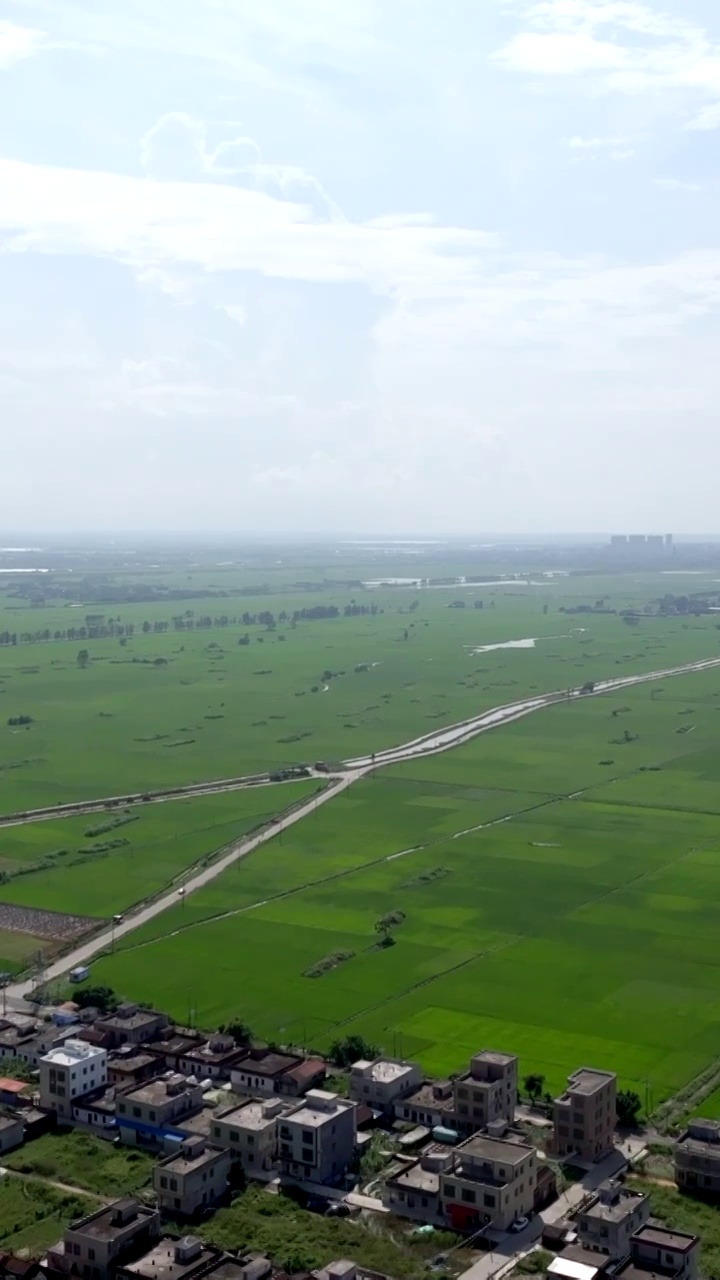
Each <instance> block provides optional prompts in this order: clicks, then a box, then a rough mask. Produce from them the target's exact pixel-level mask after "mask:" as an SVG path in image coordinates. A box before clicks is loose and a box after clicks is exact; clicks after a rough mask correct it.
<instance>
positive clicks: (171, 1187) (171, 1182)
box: [170, 1178, 178, 1191]
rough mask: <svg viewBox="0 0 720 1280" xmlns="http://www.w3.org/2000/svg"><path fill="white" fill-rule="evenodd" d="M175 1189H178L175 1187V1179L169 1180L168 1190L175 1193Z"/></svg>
mask: <svg viewBox="0 0 720 1280" xmlns="http://www.w3.org/2000/svg"><path fill="white" fill-rule="evenodd" d="M177 1189H178V1185H177V1178H171V1179H170V1190H171V1191H177Z"/></svg>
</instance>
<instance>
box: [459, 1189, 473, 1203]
mask: <svg viewBox="0 0 720 1280" xmlns="http://www.w3.org/2000/svg"><path fill="white" fill-rule="evenodd" d="M460 1198H461V1200H464V1202H465V1204H474V1203H475V1192H474V1191H472V1190H471V1189H470V1187H463V1189H462V1192H461V1195H460Z"/></svg>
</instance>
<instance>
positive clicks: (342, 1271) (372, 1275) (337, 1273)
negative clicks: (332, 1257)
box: [310, 1258, 390, 1280]
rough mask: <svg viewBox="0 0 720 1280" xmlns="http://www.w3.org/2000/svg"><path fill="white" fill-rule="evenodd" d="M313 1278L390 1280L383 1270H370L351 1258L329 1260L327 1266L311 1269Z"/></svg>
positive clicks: (315, 1279)
mask: <svg viewBox="0 0 720 1280" xmlns="http://www.w3.org/2000/svg"><path fill="white" fill-rule="evenodd" d="M310 1275H311V1277H312V1280H390V1277H389V1276H386V1275H384V1274H383V1272H382V1271H369V1270H368V1268H367V1267H364V1266H363V1265H362V1263H360V1262H353V1260H352V1259H351V1258H339V1259H338V1261H337V1262H328V1264H327V1266H326V1267H321V1268H320V1269H319V1270H318V1271H311V1272H310Z"/></svg>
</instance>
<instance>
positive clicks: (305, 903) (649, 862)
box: [95, 673, 720, 1105]
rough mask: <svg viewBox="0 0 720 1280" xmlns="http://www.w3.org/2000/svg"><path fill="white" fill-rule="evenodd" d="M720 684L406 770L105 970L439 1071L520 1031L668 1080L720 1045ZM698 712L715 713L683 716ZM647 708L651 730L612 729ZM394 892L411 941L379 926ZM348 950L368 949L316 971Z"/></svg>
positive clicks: (375, 784) (642, 694)
mask: <svg viewBox="0 0 720 1280" xmlns="http://www.w3.org/2000/svg"><path fill="white" fill-rule="evenodd" d="M718 695H720V673H708V674H705V675H702V676H700V675H698V676H695V675H694V676H688V677H680V678H677V679H675V680H673V681H672V682H670V681H668V682H666V684H665V685H664V686H663V687H662V689H658V687H656V686H650V685H648V686H643V687H641V688H638V689H633V690H629V691H628V692H627V693H625V694H624V695H623V696H622V697H619V696H617V695H612V696H607V697H603V698H598V699H589V700H587V701H585V702H582V703H573V704H569V705H562V706H559V707H557V708H554V709H552V710H549V711H543V712H540V713H538V714H537V715H535V716H533V717H530V718H528V719H527V720H525V721H522V722H520V723H518V724H516V725H513V726H511V727H509V728H507V729H503V730H498V731H497V732H494V733H492V734H488V735H485V736H484V737H482V738H479V739H477V740H476V741H474V742H473V743H471V744H469V745H468V746H467V747H463V748H460V749H458V750H456V751H453V752H449V753H447V754H445V755H443V756H439V757H437V758H435V759H432V760H426V761H423V762H413V763H412V764H409V765H406V766H402V767H400V768H396V769H391V770H387V771H384V772H383V773H382V774H381V775H380V776H379V777H378V778H377V779H375V780H372V779H370V780H367V781H365V782H363V783H362V784H360V785H358V786H357V787H355V788H353V789H352V790H351V792H350V793H349V795H346V796H343V797H341V798H339V799H338V800H336V801H332V802H330V803H329V804H328V805H326V806H324V807H323V808H322V809H321V810H320V811H319V812H318V813H317V815H315V816H313V817H311V818H310V819H308V820H307V821H306V822H304V823H302V824H300V825H299V826H298V827H296V828H294V829H293V831H292V832H288V833H286V834H285V836H284V837H283V840H282V842H281V841H280V840H274V841H273V842H272V843H271V844H270V845H268V846H266V847H265V848H263V850H261V851H258V853H257V854H254V855H252V856H251V857H250V858H249V859H247V860H246V861H245V862H244V863H242V864H241V865H239V866H238V867H236V868H234V869H233V870H232V871H230V872H228V873H227V874H226V875H223V876H222V877H220V878H218V880H217V881H215V882H214V884H213V885H212V886H210V887H209V888H208V889H207V890H206V891H203V892H202V893H198V894H197V895H194V897H193V899H192V900H191V901H190V902H189V903H188V904H187V907H186V908H185V912H186V914H185V918H184V920H183V917H182V913H181V912H180V910H179V909H175V910H173V911H172V912H170V913H168V915H167V916H163V917H162V918H161V919H158V920H155V921H153V922H152V924H151V926H149V927H148V930H147V931H143V932H141V933H140V934H138V935H136V936H134V937H133V938H132V939H129V940H126V949H125V950H124V951H122V952H120V953H118V954H117V955H116V956H115V957H114V958H112V959H108V960H104V961H102V962H101V963H100V964H99V965H98V966H96V972H95V977H99V978H102V979H103V980H107V981H109V982H110V983H111V984H112V985H113V986H115V987H116V988H117V989H118V990H121V991H122V992H123V993H124V994H126V995H133V996H135V997H142V998H148V999H153V1000H154V1001H156V1002H157V1003H158V1004H159V1005H161V1006H162V1007H168V1008H170V1009H171V1010H172V1011H173V1012H175V1013H177V1015H178V1016H182V1015H183V1011H185V1012H186V1010H187V1005H188V1003H191V1005H192V1006H193V1007H194V1008H196V1010H197V1016H198V1019H199V1021H201V1022H204V1023H205V1024H206V1025H208V1026H213V1025H217V1024H218V1023H219V1022H221V1021H222V1020H223V1018H224V1017H225V1016H227V1015H228V1014H229V1013H233V1012H237V1011H239V1012H241V1013H242V1014H243V1016H244V1017H246V1018H247V1020H248V1021H249V1022H250V1024H251V1025H252V1026H253V1027H254V1028H255V1029H256V1031H257V1032H258V1033H260V1034H262V1035H265V1036H267V1037H268V1038H279V1039H281V1040H285V1041H296V1042H303V1043H308V1044H311V1045H315V1046H318V1047H321V1048H322V1047H326V1046H327V1044H328V1043H329V1041H330V1040H331V1039H333V1038H334V1037H335V1036H336V1035H337V1034H338V1032H339V1031H340V1030H341V1029H342V1030H352V1031H359V1032H362V1033H363V1034H365V1035H367V1036H369V1037H370V1038H372V1039H374V1040H376V1041H378V1042H379V1043H381V1044H382V1045H383V1046H384V1047H385V1049H386V1050H389V1051H397V1052H399V1053H402V1054H404V1055H406V1056H409V1057H418V1058H420V1060H421V1061H422V1062H423V1064H424V1065H425V1067H426V1068H427V1070H428V1071H430V1072H432V1073H435V1074H441V1073H446V1072H448V1071H451V1070H454V1069H457V1068H458V1067H460V1066H461V1065H462V1063H463V1062H464V1061H465V1060H466V1059H467V1058H468V1057H469V1056H470V1054H471V1053H473V1052H474V1051H475V1050H476V1049H478V1048H479V1047H482V1045H483V1044H485V1045H492V1046H495V1047H498V1048H504V1049H511V1050H514V1051H516V1052H518V1053H520V1055H521V1057H522V1069H524V1070H527V1071H530V1070H538V1071H541V1072H542V1073H543V1074H544V1075H545V1076H546V1077H547V1080H548V1084H549V1087H551V1088H558V1087H560V1085H561V1084H562V1082H563V1079H564V1077H565V1076H566V1075H567V1073H568V1072H569V1071H570V1070H572V1069H573V1068H574V1067H576V1066H578V1065H580V1064H581V1063H583V1062H592V1063H594V1064H595V1065H598V1066H606V1067H610V1068H613V1069H615V1070H617V1071H618V1073H619V1074H620V1076H621V1080H622V1082H623V1083H625V1084H628V1085H630V1086H632V1087H634V1088H636V1089H638V1090H639V1091H640V1092H641V1095H642V1096H643V1097H645V1095H646V1092H647V1093H648V1094H649V1097H650V1102H651V1105H654V1104H657V1103H658V1102H659V1101H661V1100H662V1099H663V1098H664V1097H666V1096H667V1095H668V1094H669V1093H671V1092H673V1091H674V1090H675V1089H676V1088H677V1087H678V1086H679V1085H681V1084H682V1083H683V1082H685V1081H686V1080H687V1079H689V1078H690V1077H692V1076H693V1075H694V1074H696V1073H697V1072H698V1071H700V1070H701V1069H702V1067H703V1066H704V1065H706V1064H707V1063H708V1062H709V1061H710V1060H711V1059H712V1058H713V1057H715V1056H716V1055H717V1052H718V1025H719V1024H720V971H719V970H718V968H717V965H716V920H715V915H716V912H715V901H716V894H717V890H718V888H719V887H720V815H718V814H716V812H715V809H714V807H713V804H714V792H715V786H714V774H715V771H716V769H717V767H718V766H719V765H720V749H719V748H718V747H717V746H716V745H715V737H714V735H715V732H716V730H715V723H716V721H717V711H716V709H715V708H716V705H717V703H718V700H719V698H718ZM679 710H682V711H684V712H685V711H687V712H689V713H690V715H689V716H682V717H681V716H679V715H678V711H679ZM614 713H616V714H614ZM688 720H689V721H690V722H691V723H692V724H693V725H694V726H695V732H694V733H693V734H678V733H677V732H676V730H677V726H678V723H685V722H687V721H688ZM625 726H627V727H628V730H629V733H630V735H631V738H632V741H630V742H625V741H624V739H623V741H622V745H614V746H613V744H612V739H617V738H622V737H623V730H624V727H625ZM611 749H612V750H613V753H614V757H615V763H614V765H613V767H612V769H609V768H608V766H605V765H602V764H600V763H599V762H600V761H601V760H603V759H606V758H608V752H609V750H611ZM656 768H658V769H660V770H661V772H660V773H659V774H656V773H654V772H652V770H654V769H656ZM610 777H615V778H617V779H618V782H615V781H610ZM657 778H661V779H662V780H663V782H664V786H663V789H662V792H661V793H660V794H658V792H657V790H656V789H655V780H656V779H657ZM619 785H622V787H623V792H622V794H621V795H616V792H615V787H616V786H619ZM698 795H702V796H703V800H702V802H699V801H698V800H697V799H696V798H697V796H698ZM693 803H696V804H698V807H697V808H693V807H692V805H693ZM503 813H504V814H507V815H510V816H509V820H508V821H506V822H500V823H497V819H498V818H499V817H500V816H502V814H503ZM493 823H495V825H492V824H493ZM482 824H491V825H486V826H484V828H483V826H482ZM478 826H479V827H481V829H479V830H472V828H473V827H478ZM468 829H470V830H468ZM463 833H464V834H463ZM393 910H401V911H403V912H404V913H405V916H406V918H405V921H404V923H402V924H401V925H400V926H398V927H397V929H396V931H395V936H396V945H395V946H393V947H391V948H389V949H386V950H382V949H378V948H377V946H376V945H375V944H376V942H377V934H376V932H375V928H374V925H375V922H376V921H377V920H378V919H379V918H380V917H381V916H382V915H384V914H385V913H387V912H388V911H393ZM220 915H222V917H223V918H221V919H217V920H215V921H214V922H209V920H208V918H209V917H212V916H220ZM178 929H179V930H180V932H176V931H177V930H178ZM168 934H172V935H173V936H160V937H158V935H168ZM153 939H155V940H154V941H153ZM339 951H345V952H348V951H349V952H353V953H354V955H353V958H351V959H349V960H347V961H346V962H344V963H343V964H341V965H339V966H338V967H337V968H335V969H333V970H332V971H331V972H328V973H325V974H324V975H323V976H322V977H320V978H315V979H313V978H307V977H305V976H304V973H305V971H306V970H307V969H308V968H310V967H311V966H313V965H315V964H317V962H318V961H320V960H322V959H323V958H324V957H326V956H328V955H332V954H333V953H336V952H339ZM258 960H260V963H258ZM247 973H252V975H253V977H252V982H243V975H244V974H247ZM239 990H242V991H243V996H242V1002H241V1007H240V1006H239V1003H238V994H237V993H238V991H239Z"/></svg>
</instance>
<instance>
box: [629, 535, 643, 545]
mask: <svg viewBox="0 0 720 1280" xmlns="http://www.w3.org/2000/svg"><path fill="white" fill-rule="evenodd" d="M646 542H647V539H646V537H645V534H644V533H631V534H630V535H629V537H628V543H629V545H630V546H631V547H644V546H645V545H646Z"/></svg>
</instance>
